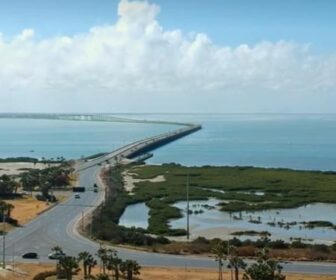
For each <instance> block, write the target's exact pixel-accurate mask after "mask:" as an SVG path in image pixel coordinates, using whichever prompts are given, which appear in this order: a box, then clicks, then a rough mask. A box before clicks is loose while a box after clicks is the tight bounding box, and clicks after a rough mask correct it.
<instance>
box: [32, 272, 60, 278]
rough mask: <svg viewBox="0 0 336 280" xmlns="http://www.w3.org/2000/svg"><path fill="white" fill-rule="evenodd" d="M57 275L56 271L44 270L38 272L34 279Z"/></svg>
mask: <svg viewBox="0 0 336 280" xmlns="http://www.w3.org/2000/svg"><path fill="white" fill-rule="evenodd" d="M54 275H56V271H43V272H40V273H38V274H36V275H35V276H34V278H33V280H45V279H46V278H47V277H50V276H54Z"/></svg>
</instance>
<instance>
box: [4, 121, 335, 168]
mask: <svg viewBox="0 0 336 280" xmlns="http://www.w3.org/2000/svg"><path fill="white" fill-rule="evenodd" d="M116 116H121V117H130V118H135V119H146V120H151V119H152V120H170V121H181V122H191V123H200V124H202V126H203V129H202V130H200V131H198V132H196V133H194V134H192V135H189V136H187V137H185V138H182V139H180V140H178V141H175V142H173V143H170V144H168V145H166V146H164V147H161V148H160V149H157V150H156V151H155V152H154V157H153V158H151V159H149V160H148V162H149V163H155V164H159V163H164V162H177V163H181V164H184V165H189V166H192V165H249V166H264V167H285V168H295V169H319V170H336V115H262V114H255V115H239V114H228V115H226V114H213V115H209V114H189V115H188V114H177V115H172V114H119V115H116ZM176 127H177V126H174V125H162V124H140V123H134V124H130V123H106V122H89V121H82V122H78V121H59V120H31V119H27V120H23V119H0V129H1V130H0V131H1V132H0V157H1V158H3V157H11V156H34V157H42V156H44V157H47V158H50V157H58V156H64V157H66V158H78V157H80V156H82V155H84V156H87V155H91V154H95V153H98V152H107V151H111V150H113V149H116V148H117V147H120V146H122V145H125V144H128V143H130V142H132V141H135V140H138V139H141V138H144V137H148V136H151V135H155V134H158V133H162V132H166V131H169V130H173V129H175V128H176ZM30 151H34V152H30Z"/></svg>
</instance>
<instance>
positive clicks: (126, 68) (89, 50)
mask: <svg viewBox="0 0 336 280" xmlns="http://www.w3.org/2000/svg"><path fill="white" fill-rule="evenodd" d="M159 12H160V8H159V7H158V6H157V5H155V4H149V3H148V2H142V1H141V2H140V1H132V2H130V1H128V0H122V1H121V2H120V3H119V8H118V15H119V19H118V21H117V22H116V23H115V24H113V25H105V26H97V27H94V28H92V29H91V30H89V31H88V32H87V33H84V34H77V35H74V36H71V37H54V38H47V39H43V40H37V39H35V37H34V31H33V30H31V29H26V30H23V31H22V33H21V34H19V35H17V36H16V37H14V38H12V39H9V40H8V39H7V40H6V39H4V36H3V35H2V36H0V65H1V67H0V89H1V91H0V97H1V99H2V102H1V103H0V110H1V111H18V110H24V111H45V110H55V111H112V112H113V111H134V110H136V111H156V112H157V111H212V110H215V111H217V112H218V111H219V112H232V111H237V112H263V111H265V112H277V111H281V112H295V111H297V112H303V111H313V112H327V111H328V112H336V109H335V108H334V106H333V102H335V101H336V98H335V97H336V92H335V89H336V79H335V77H336V56H335V55H328V56H314V55H313V54H312V53H311V51H310V49H309V46H307V45H299V44H295V43H293V42H284V41H279V42H260V43H259V44H257V45H254V46H248V45H244V44H242V45H240V46H238V47H235V48H232V47H229V46H219V45H216V44H214V43H212V42H211V40H210V39H209V38H208V37H207V35H206V34H194V35H190V34H187V35H185V34H183V33H182V32H181V31H180V30H165V29H164V28H163V27H162V26H161V25H160V24H159V23H158V21H157V19H156V18H157V15H158V13H159Z"/></svg>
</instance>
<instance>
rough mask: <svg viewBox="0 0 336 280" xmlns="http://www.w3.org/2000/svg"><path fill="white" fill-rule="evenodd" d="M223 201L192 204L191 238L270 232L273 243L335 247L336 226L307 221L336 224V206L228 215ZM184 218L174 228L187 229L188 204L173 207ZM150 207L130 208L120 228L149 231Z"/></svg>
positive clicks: (321, 205)
mask: <svg viewBox="0 0 336 280" xmlns="http://www.w3.org/2000/svg"><path fill="white" fill-rule="evenodd" d="M220 202H222V201H221V200H218V199H214V198H211V199H209V200H202V201H190V202H189V209H190V210H191V211H192V214H191V215H190V216H189V217H190V229H191V236H192V237H197V236H204V237H207V238H215V237H219V238H223V239H227V238H233V236H234V235H231V234H232V233H233V232H237V231H242V232H244V231H257V232H262V231H267V232H269V233H270V234H271V236H270V237H269V238H270V239H272V240H276V239H282V240H285V241H290V240H291V238H301V239H302V240H303V241H304V242H314V243H326V244H332V243H334V241H335V240H336V229H334V228H332V227H314V228H307V227H306V226H305V225H304V224H303V222H309V221H329V222H331V223H333V224H334V225H335V224H336V215H334V213H336V204H326V203H314V204H308V205H306V206H301V207H298V208H293V209H273V210H263V211H254V212H250V211H249V212H246V211H242V212H235V213H228V212H223V211H220V210H219V207H218V206H217V205H218V203H220ZM173 205H174V206H175V207H177V208H179V209H180V210H181V212H182V213H183V217H182V218H179V219H173V220H170V221H169V224H170V226H171V228H186V218H185V212H186V206H187V203H186V201H180V202H177V203H174V204H173ZM148 213H149V208H148V207H147V206H146V204H145V203H137V204H133V205H129V206H128V207H127V208H126V210H125V212H124V213H123V215H122V216H121V218H120V222H119V224H120V225H124V226H128V227H131V226H135V227H141V228H145V229H146V228H147V226H148V217H149V216H148ZM237 238H239V239H242V240H244V239H251V240H256V239H258V238H259V236H249V235H244V234H242V235H240V236H237Z"/></svg>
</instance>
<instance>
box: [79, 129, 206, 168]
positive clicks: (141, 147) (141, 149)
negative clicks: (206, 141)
mask: <svg viewBox="0 0 336 280" xmlns="http://www.w3.org/2000/svg"><path fill="white" fill-rule="evenodd" d="M200 129H202V126H201V125H196V124H193V125H192V124H188V125H187V126H184V127H182V128H179V129H176V130H174V131H170V132H166V133H162V134H159V135H156V136H152V137H148V138H145V139H142V140H139V141H136V142H133V143H131V144H128V145H126V146H123V147H121V148H119V149H117V150H114V151H113V152H111V153H108V154H105V155H103V156H100V157H97V158H94V159H91V160H86V162H80V164H78V165H77V166H78V167H77V168H76V171H82V170H85V169H87V168H90V167H92V166H95V165H100V164H104V163H110V160H112V161H113V162H121V161H122V160H123V159H132V158H135V157H138V156H140V155H143V154H145V153H148V152H150V151H153V150H155V149H157V148H159V147H161V146H164V145H166V144H168V143H170V142H173V141H175V140H177V139H180V138H182V137H184V136H187V135H189V134H192V133H194V132H196V131H198V130H200Z"/></svg>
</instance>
